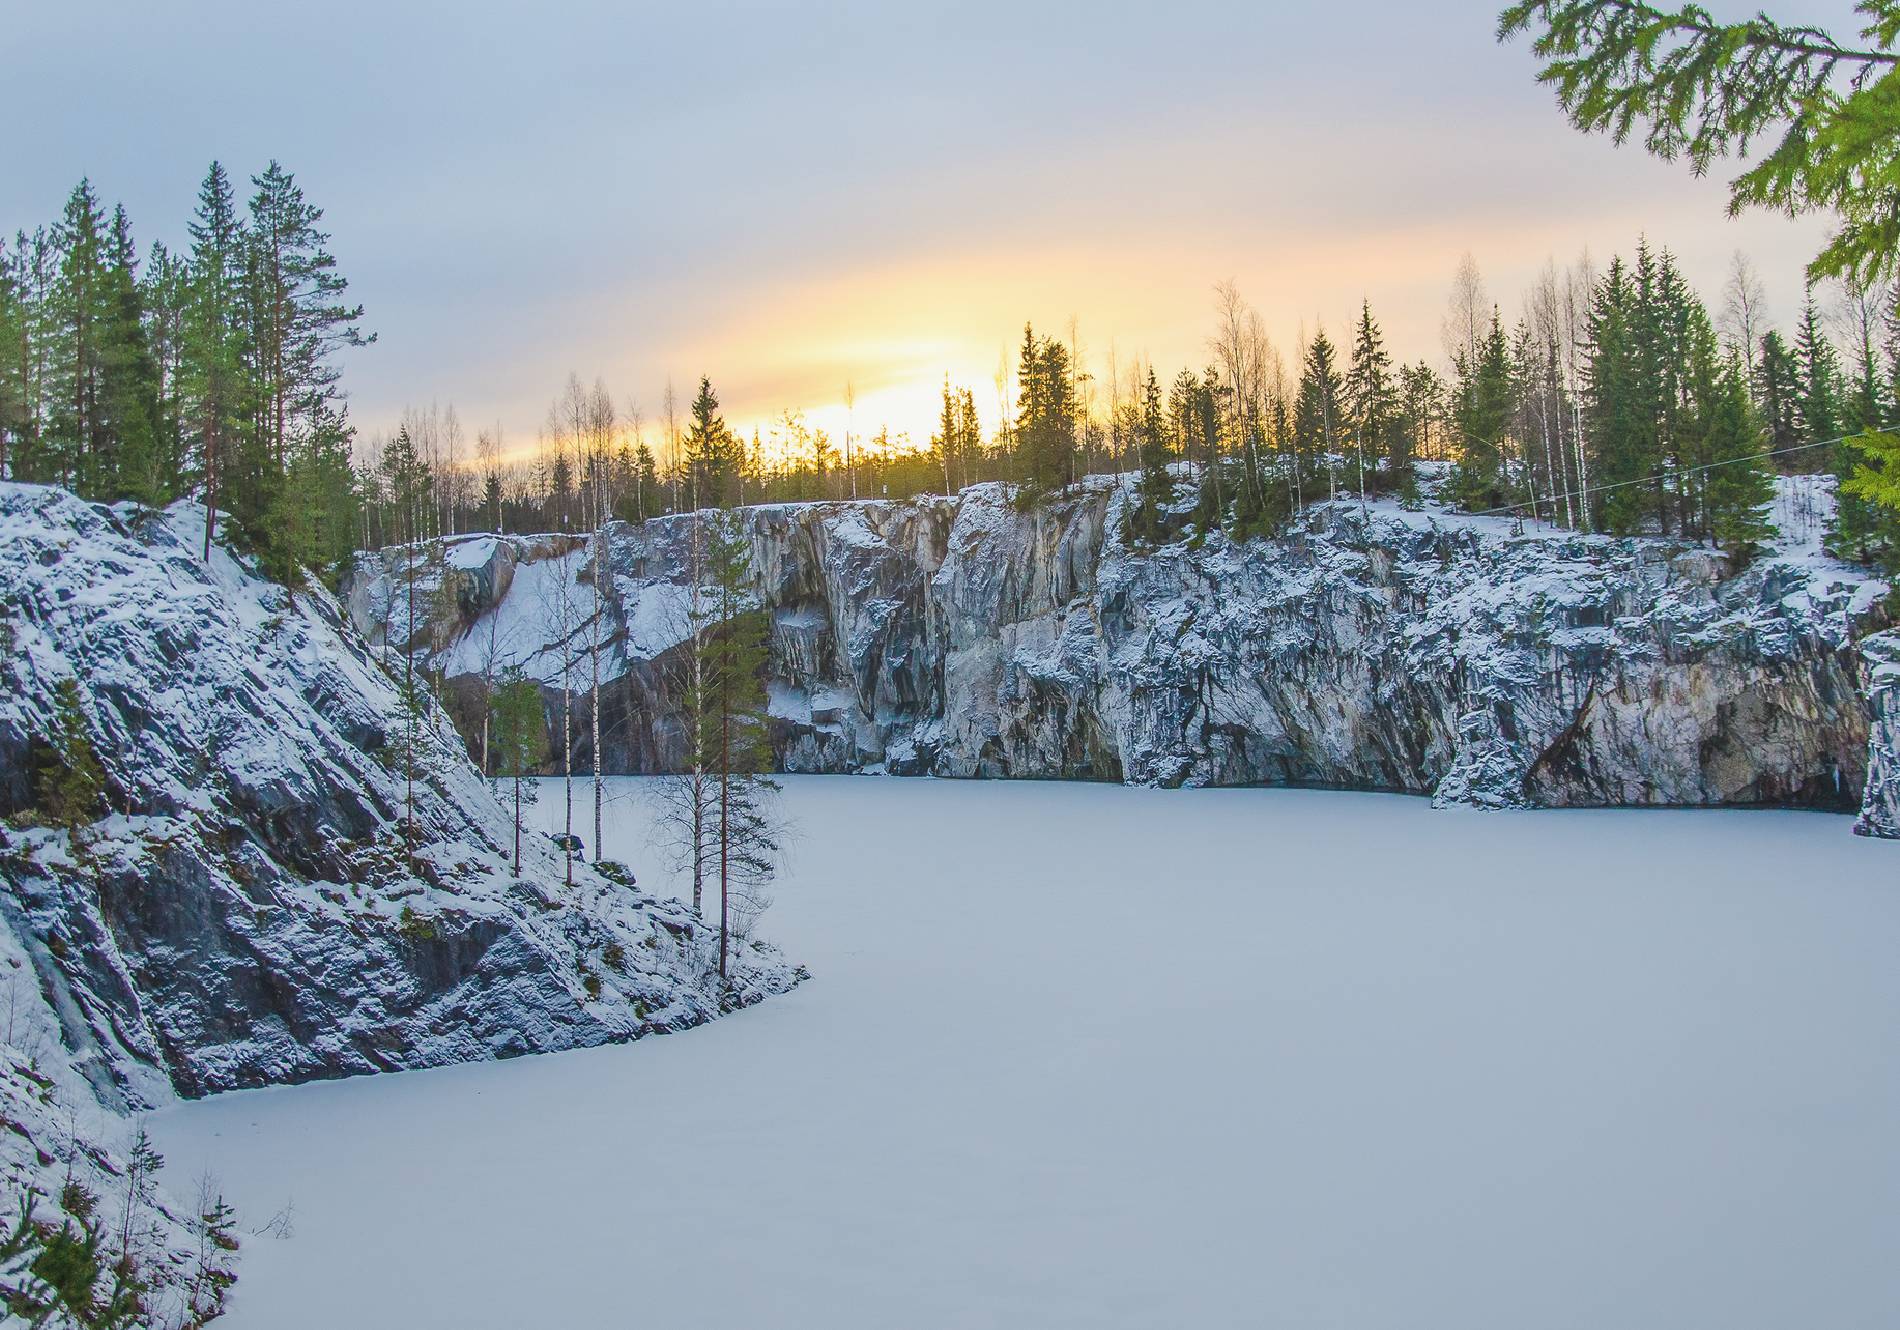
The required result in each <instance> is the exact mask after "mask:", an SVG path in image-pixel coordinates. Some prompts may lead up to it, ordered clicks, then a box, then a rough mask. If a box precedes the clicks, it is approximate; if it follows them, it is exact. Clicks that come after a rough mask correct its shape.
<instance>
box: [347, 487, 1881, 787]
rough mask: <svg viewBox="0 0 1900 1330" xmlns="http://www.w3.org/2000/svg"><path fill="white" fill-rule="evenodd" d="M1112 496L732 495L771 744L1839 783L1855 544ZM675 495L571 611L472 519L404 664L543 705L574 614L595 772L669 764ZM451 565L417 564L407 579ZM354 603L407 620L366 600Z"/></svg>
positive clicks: (1092, 773)
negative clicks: (460, 557)
mask: <svg viewBox="0 0 1900 1330" xmlns="http://www.w3.org/2000/svg"><path fill="white" fill-rule="evenodd" d="M1127 501H1128V494H1127V492H1126V491H1125V490H1124V489H1123V488H1122V487H1121V486H1119V485H1118V484H1117V483H1115V482H1114V481H1113V480H1112V479H1109V478H1091V479H1090V481H1089V482H1088V483H1087V484H1086V485H1084V486H1082V487H1079V488H1078V489H1076V490H1072V491H1070V492H1069V493H1067V494H1066V495H1063V496H1060V497H1058V498H1056V499H1055V500H1053V501H1051V502H1048V503H1045V504H1042V505H1039V506H1036V507H1034V508H1031V509H1028V510H1024V509H1022V508H1020V507H1019V506H1017V505H1016V504H1015V503H1013V502H1012V499H1011V496H1010V494H1009V493H1008V491H1007V490H1006V488H1005V487H1003V486H1001V485H995V484H990V485H979V486H975V487H973V488H971V489H969V490H966V491H964V492H963V493H962V494H960V495H958V496H956V497H954V498H949V499H943V498H921V499H918V500H916V501H914V502H909V503H894V502H882V501H868V502H860V503H819V504H799V505H775V506H766V507H759V508H752V509H746V510H743V512H742V514H741V519H740V520H741V521H742V522H743V523H744V524H745V529H746V531H747V533H748V535H749V537H750V539H751V543H752V553H753V566H754V569H755V571H756V576H757V581H756V586H757V591H758V595H759V597H760V599H761V601H762V603H763V604H764V605H765V606H766V608H767V609H769V610H770V612H771V615H772V623H773V629H772V639H771V647H772V651H771V673H770V679H769V687H770V691H771V699H772V715H773V721H774V744H775V749H776V752H777V755H778V759H779V762H780V765H781V766H782V767H783V769H785V770H787V771H824V772H854V771H886V772H891V773H896V774H934V775H939V776H966V777H989V776H994V777H1037V778H1063V779H1092V780H1119V781H1131V782H1139V783H1146V784H1158V785H1181V784H1191V785H1214V784H1244V783H1273V784H1299V785H1326V786H1344V787H1352V788H1360V789H1376V790H1394V791H1405V792H1411V793H1418V794H1430V795H1433V796H1435V797H1436V798H1437V799H1438V800H1440V801H1441V802H1446V803H1468V804H1476V805H1486V806H1513V805H1592V804H1657V805H1665V804H1716V803H1733V804H1795V805H1803V806H1811V807H1823V808H1850V807H1854V806H1857V805H1858V803H1859V800H1860V796H1861V790H1862V786H1863V784H1864V782H1865V779H1866V775H1867V762H1868V758H1867V752H1868V720H1867V710H1866V706H1865V703H1864V700H1863V698H1862V695H1861V692H1860V688H1859V686H1858V681H1857V670H1858V669H1859V657H1858V654H1857V649H1856V635H1857V634H1858V633H1859V632H1860V631H1862V630H1863V629H1864V628H1867V627H1869V626H1876V627H1877V626H1878V614H1877V611H1876V610H1875V609H1874V606H1875V603H1876V602H1877V600H1878V597H1879V593H1880V591H1881V590H1883V589H1884V588H1882V587H1881V585H1880V584H1879V583H1876V582H1873V581H1871V580H1870V579H1868V578H1867V577H1866V576H1865V575H1864V574H1860V573H1857V572H1856V571H1855V570H1852V569H1848V568H1845V567H1841V566H1838V565H1833V564H1830V563H1828V562H1827V561H1826V560H1823V559H1817V558H1813V557H1809V556H1808V555H1807V554H1803V555H1802V557H1799V558H1796V557H1792V556H1790V557H1787V558H1783V557H1779V556H1777V555H1775V554H1772V553H1771V554H1769V555H1767V556H1764V557H1763V558H1760V559H1758V560H1757V561H1756V562H1754V563H1753V564H1751V565H1750V566H1749V567H1748V568H1747V569H1745V570H1744V571H1742V572H1740V573H1739V574H1734V573H1731V571H1730V570H1729V568H1728V565H1727V561H1726V560H1724V559H1723V558H1722V557H1721V556H1720V555H1718V554H1715V553H1713V552H1711V551H1709V550H1707V549H1702V548H1697V547H1693V546H1684V545H1681V544H1677V543H1673V542H1667V541H1661V540H1655V539H1630V540H1618V539H1611V538H1607V537H1600V536H1584V535H1579V534H1576V533H1573V532H1563V531H1554V530H1551V529H1549V528H1535V527H1534V528H1532V529H1529V530H1523V531H1519V530H1516V529H1514V528H1513V526H1512V525H1511V523H1509V522H1508V521H1505V520H1499V519H1485V518H1471V517H1464V516H1461V515H1457V514H1452V513H1447V512H1444V511H1442V510H1438V509H1427V510H1424V511H1418V512H1407V511H1403V510H1401V509H1399V508H1397V507H1396V506H1393V505H1390V504H1373V505H1370V506H1369V507H1366V508H1364V509H1362V508H1361V507H1360V506H1359V505H1358V504H1356V503H1353V502H1340V503H1336V504H1322V505H1318V506H1316V507H1313V508H1310V509H1308V510H1307V511H1306V512H1304V513H1303V514H1302V515H1301V518H1300V520H1299V522H1298V523H1297V525H1296V527H1295V529H1294V530H1292V531H1291V532H1289V533H1288V534H1286V535H1285V536H1283V537H1281V538H1277V539H1273V540H1256V541H1249V542H1245V543H1241V544H1236V543H1233V542H1231V541H1228V540H1227V539H1225V538H1224V537H1222V536H1220V535H1219V534H1215V535H1212V536H1209V537H1207V538H1206V539H1205V540H1204V541H1198V542H1178V543H1174V544H1168V545H1163V546H1161V547H1159V548H1147V547H1141V546H1138V545H1136V544H1134V543H1133V542H1131V541H1130V540H1129V539H1128V538H1127V536H1126V534H1125V527H1124V514H1125V511H1126V504H1127ZM694 521H695V519H694V518H693V517H691V516H675V517H667V518H657V519H654V520H652V521H649V522H647V523H646V524H645V525H644V526H643V527H639V528H633V527H627V526H624V525H616V526H613V527H610V528H609V529H608V532H607V534H606V537H605V539H606V542H607V549H606V552H605V555H604V558H605V562H606V564H607V567H608V576H607V577H605V578H603V579H602V594H601V596H600V597H599V598H598V600H596V597H595V595H594V591H593V587H592V582H591V579H590V578H589V576H588V570H587V569H586V568H584V567H577V568H574V569H572V570H571V571H570V573H569V574H568V575H567V576H566V577H565V579H564V580H563V581H562V585H564V586H565V588H566V593H567V595H568V597H569V600H570V603H569V605H568V607H567V610H566V611H565V620H566V622H567V624H569V625H570V627H569V629H568V630H565V631H564V630H562V629H560V628H559V627H558V626H553V625H554V619H555V617H556V616H553V615H551V614H550V612H549V610H548V608H547V603H546V599H545V594H544V595H543V599H542V600H541V601H540V602H538V603H537V602H536V601H535V600H534V599H532V597H531V593H532V592H533V590H534V588H535V587H540V588H542V589H543V592H544V593H545V588H547V587H548V586H550V585H553V584H554V582H555V581H556V580H557V579H553V578H549V577H541V578H539V579H530V578H528V577H527V576H525V575H524V570H526V569H527V568H529V567H530V566H531V565H533V564H535V563H537V562H539V563H541V564H543V565H547V566H552V565H554V564H557V563H559V562H560V561H561V558H563V557H565V558H568V559H570V560H572V561H574V562H575V563H580V562H584V561H585V559H586V558H587V557H588V556H586V555H585V553H584V552H583V554H582V555H580V556H560V555H558V554H557V553H556V552H555V551H554V550H553V549H552V548H551V547H549V546H548V545H547V544H546V542H545V538H542V539H539V540H514V539H503V540H500V541H498V542H496V543H499V544H503V545H507V546H509V547H510V548H511V550H512V558H513V560H514V563H515V567H516V577H515V579H514V583H513V588H512V589H511V590H510V591H509V592H508V593H507V594H506V595H503V596H501V597H500V598H499V599H498V600H495V601H485V600H481V599H480V598H477V599H476V600H475V602H474V603H472V604H468V605H466V607H465V609H464V610H463V611H462V612H461V613H460V617H459V619H458V620H457V622H455V623H453V624H451V625H448V632H447V634H446V638H447V641H446V644H444V645H438V642H440V640H441V639H440V638H439V637H438V639H436V640H435V641H432V642H431V643H429V644H419V646H418V650H419V652H420V656H421V658H422V660H423V662H424V663H425V664H427V665H429V666H430V667H431V668H433V669H440V670H443V671H445V672H446V673H447V674H448V675H449V676H450V677H451V679H453V680H455V681H457V682H458V683H459V685H460V686H461V688H462V689H463V690H464V692H465V693H466V694H467V695H468V696H470V697H473V696H475V695H476V694H477V693H478V692H479V685H480V676H481V670H480V669H479V668H472V665H473V664H474V663H476V657H475V654H474V653H472V652H471V649H470V644H472V643H480V642H483V641H490V642H493V641H501V642H504V643H507V644H509V645H508V646H507V647H506V649H505V650H503V651H502V652H500V653H499V654H494V653H491V657H492V659H491V661H490V663H491V664H493V665H495V666H496V667H497V668H498V667H499V666H500V665H504V664H509V663H519V664H523V665H525V666H526V667H527V668H528V669H529V671H530V672H531V673H533V674H535V675H536V677H538V678H540V679H541V680H542V681H543V683H544V685H545V686H546V687H547V688H548V695H549V698H550V714H551V715H557V714H558V710H559V706H560V697H561V690H560V683H561V679H562V676H563V673H564V672H565V673H566V675H567V677H568V679H569V682H570V687H571V688H572V689H574V690H577V692H578V691H584V690H585V688H586V685H587V683H588V682H589V681H591V655H590V654H589V648H590V646H591V643H592V641H593V640H594V639H593V637H592V636H590V634H591V633H593V632H596V631H597V632H598V634H599V640H600V641H601V642H602V644H603V653H602V654H603V661H604V662H605V663H604V664H603V667H602V675H603V678H604V679H605V680H606V681H607V682H606V684H605V685H604V687H603V693H604V700H603V713H604V715H606V716H607V717H608V722H607V724H606V732H607V738H606V739H605V740H604V743H603V747H604V750H605V751H604V754H603V756H604V760H605V762H606V765H607V767H608V769H610V770H614V771H624V772H648V771H664V770H670V769H674V768H675V767H676V765H677V763H678V761H679V758H680V752H681V750H680V747H679V742H678V736H679V734H680V727H679V719H678V714H677V708H676V707H675V705H674V703H673V700H672V698H673V695H674V692H675V689H674V687H673V686H672V680H673V679H674V678H676V676H677V672H678V668H679V666H680V664H681V662H682V659H683V655H684V652H683V650H682V647H681V643H682V641H683V640H684V637H685V632H684V627H683V626H684V623H685V615H684V613H683V611H680V610H679V606H680V604H681V602H682V600H683V598H686V597H688V596H689V595H690V592H689V591H688V590H687V587H688V585H689V583H690V577H691V574H690V569H691V566H692V563H691V558H690V553H691V549H692V539H693V530H694ZM448 553H449V558H450V559H453V558H454V557H455V556H454V554H453V551H450V552H448ZM412 559H413V560H416V561H417V562H418V566H421V567H423V568H425V569H426V568H427V567H429V566H430V565H432V564H433V565H434V566H437V567H438V568H439V567H440V566H441V565H442V563H443V559H444V555H443V552H442V551H439V550H428V551H389V552H385V553H384V554H383V555H381V556H372V557H369V558H367V559H365V561H364V562H363V563H362V564H361V565H359V567H358V569H357V571H356V574H355V576H354V578H353V579H352V590H351V597H350V599H351V604H352V606H356V605H358V604H372V605H373V604H377V603H387V602H389V601H390V600H391V599H392V595H391V590H390V588H392V587H395V586H398V585H400V586H405V587H406V585H407V583H406V581H404V579H403V575H402V571H401V570H402V569H404V568H406V567H408V566H409V565H408V561H409V560H412ZM443 575H444V574H442V573H440V572H437V573H429V572H426V571H425V572H424V573H423V575H422V577H421V579H420V581H421V585H423V587H424V588H425V593H426V589H427V588H428V587H429V586H431V585H433V584H434V582H433V581H432V580H431V579H432V578H433V579H435V580H439V579H440V578H441V577H442V576H443ZM596 606H597V609H596ZM668 606H671V607H673V610H674V612H673V613H672V614H671V616H670V617H669V615H668V614H667V613H666V610H667V607H668ZM574 623H582V624H585V625H587V627H585V628H584V629H582V630H581V631H579V632H576V631H573V630H572V629H571V625H572V624H574ZM669 625H670V626H669ZM359 626H361V627H362V628H363V629H364V631H365V632H366V633H368V634H370V635H371V636H372V637H373V638H375V639H376V640H378V641H381V640H385V639H388V640H392V641H393V640H397V639H400V638H401V637H402V633H401V631H400V629H399V628H392V627H391V626H390V624H389V622H388V619H387V617H386V616H385V617H383V618H381V619H379V618H377V617H376V616H374V615H371V616H366V617H363V618H361V619H360V620H359ZM562 643H567V644H568V645H567V646H566V647H563V646H562V645H561V644H562ZM575 705H577V706H581V705H584V704H583V703H581V702H579V701H577V702H576V703H575ZM557 751H558V749H557ZM580 752H581V753H582V754H583V756H581V757H577V762H579V763H580V764H581V765H582V766H583V767H585V766H587V765H589V764H591V757H587V756H585V743H584V740H583V744H582V748H581V750H580Z"/></svg>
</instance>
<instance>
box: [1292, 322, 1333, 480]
mask: <svg viewBox="0 0 1900 1330" xmlns="http://www.w3.org/2000/svg"><path fill="white" fill-rule="evenodd" d="M1338 360H1339V358H1338V354H1337V353H1336V352H1335V351H1334V349H1333V344H1332V341H1331V340H1330V339H1329V338H1328V337H1327V336H1326V332H1325V330H1324V329H1321V330H1320V331H1319V332H1317V333H1315V334H1314V335H1313V340H1312V341H1311V342H1310V343H1308V344H1307V347H1306V355H1305V357H1304V358H1303V359H1302V361H1301V364H1300V386H1299V395H1298V396H1297V397H1296V398H1295V399H1294V406H1293V459H1294V468H1295V471H1296V477H1297V478H1301V483H1302V484H1303V478H1304V477H1308V476H1311V477H1317V476H1318V475H1319V474H1320V472H1321V471H1324V473H1325V475H1326V487H1327V495H1328V497H1329V498H1330V497H1331V494H1332V488H1333V458H1334V455H1335V453H1336V452H1337V451H1338V445H1339V431H1340V429H1341V427H1342V422H1343V419H1344V417H1343V410H1344V408H1343V406H1342V404H1341V401H1340V398H1341V396H1342V395H1343V393H1344V385H1343V384H1342V383H1341V381H1340V376H1339V363H1338Z"/></svg>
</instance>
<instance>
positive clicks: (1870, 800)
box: [1854, 630, 1900, 839]
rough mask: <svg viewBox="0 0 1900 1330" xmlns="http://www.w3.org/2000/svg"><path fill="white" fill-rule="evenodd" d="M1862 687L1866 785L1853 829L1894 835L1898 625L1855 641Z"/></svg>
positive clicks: (1899, 710) (1898, 790)
mask: <svg viewBox="0 0 1900 1330" xmlns="http://www.w3.org/2000/svg"><path fill="white" fill-rule="evenodd" d="M1860 648H1861V660H1862V672H1863V678H1864V683H1865V687H1866V690H1867V708H1868V712H1869V726H1868V739H1867V789H1866V794H1865V796H1864V797H1863V798H1862V800H1861V807H1860V820H1859V821H1858V822H1856V823H1855V824H1854V830H1855V831H1857V832H1859V833H1860V834H1861V835H1863V836H1882V837H1886V838H1889V839H1900V630H1894V631H1889V632H1884V633H1876V634H1874V635H1873V636H1872V637H1869V638H1866V639H1864V640H1863V641H1862V642H1861V644H1860Z"/></svg>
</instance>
